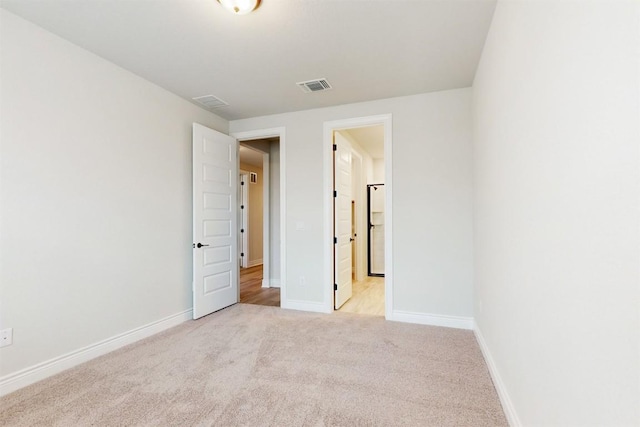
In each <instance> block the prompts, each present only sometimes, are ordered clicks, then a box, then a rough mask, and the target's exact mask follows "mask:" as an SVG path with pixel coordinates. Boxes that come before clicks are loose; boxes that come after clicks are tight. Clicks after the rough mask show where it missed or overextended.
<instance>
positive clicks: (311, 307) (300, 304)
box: [280, 300, 330, 313]
mask: <svg viewBox="0 0 640 427" xmlns="http://www.w3.org/2000/svg"><path fill="white" fill-rule="evenodd" d="M280 307H281V308H286V309H289V310H299V311H312V312H314V313H330V312H329V311H327V308H326V307H325V305H324V304H323V303H319V302H309V301H295V300H286V301H285V300H283V301H281V302H280Z"/></svg>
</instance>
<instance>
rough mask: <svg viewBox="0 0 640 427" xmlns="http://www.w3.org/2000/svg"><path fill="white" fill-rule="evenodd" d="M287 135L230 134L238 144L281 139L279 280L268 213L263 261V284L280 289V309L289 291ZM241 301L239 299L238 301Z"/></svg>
mask: <svg viewBox="0 0 640 427" xmlns="http://www.w3.org/2000/svg"><path fill="white" fill-rule="evenodd" d="M285 134H286V128H285V127H276V128H268V129H256V130H250V131H243V132H230V133H229V135H230V136H232V137H234V138H235V139H237V140H238V142H242V141H249V140H252V139H261V138H273V137H278V138H279V139H280V142H279V152H280V161H279V165H280V174H279V175H280V221H279V222H280V278H279V279H272V278H271V277H269V276H270V268H269V264H270V262H271V258H272V257H271V246H270V244H269V241H270V238H269V237H270V236H269V234H268V233H270V231H269V224H270V218H269V216H268V213H265V216H264V226H263V230H265V234H264V236H265V238H264V240H265V241H266V243H265V244H264V246H263V247H264V248H266V249H268V250H266V251H263V260H264V264H263V282H262V286H263V287H265V284H268V286H269V287H280V307H285V306H286V302H287V301H288V300H287V291H286V288H287V287H286V283H287V280H286V272H287V269H286V260H287V257H286V241H287V240H286V234H287V233H286V231H287V228H286V216H287V215H286V207H287V203H286V195H287V192H286V179H285V177H286V161H285V159H286V156H285V153H286V149H285V147H286V143H285ZM263 164H264V163H263ZM268 172H269V169H268V165H267V169H266V172H265V169H264V167H263V174H265V173H268ZM266 202H267V203H269V201H268V200H267V201H266ZM276 283H277V284H278V286H276ZM238 301H239V299H238Z"/></svg>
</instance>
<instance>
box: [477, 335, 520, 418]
mask: <svg viewBox="0 0 640 427" xmlns="http://www.w3.org/2000/svg"><path fill="white" fill-rule="evenodd" d="M473 332H474V334H475V336H476V341H478V345H479V346H480V350H481V351H482V355H483V356H484V360H485V362H486V363H487V366H488V367H489V373H490V374H491V379H492V380H493V385H494V386H495V388H496V391H497V392H498V397H499V398H500V403H501V404H502V409H503V410H504V414H505V416H506V417H507V422H508V423H509V425H510V426H511V427H520V426H522V423H521V422H520V419H519V418H518V415H517V414H516V409H515V408H514V407H513V403H512V402H511V398H509V394H508V393H507V388H506V387H505V385H504V382H503V381H502V377H500V373H499V372H498V369H497V368H496V364H495V362H494V361H493V357H492V356H491V352H490V351H489V348H488V347H487V343H486V342H485V341H484V337H483V336H482V332H480V328H478V325H477V324H475V323H474V328H473Z"/></svg>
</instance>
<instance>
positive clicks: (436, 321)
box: [387, 310, 473, 330]
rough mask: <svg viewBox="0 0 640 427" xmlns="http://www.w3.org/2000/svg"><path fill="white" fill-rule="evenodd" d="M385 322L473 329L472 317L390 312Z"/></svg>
mask: <svg viewBox="0 0 640 427" xmlns="http://www.w3.org/2000/svg"><path fill="white" fill-rule="evenodd" d="M387 320H393V321H396V322H406V323H418V324H420V325H430V326H444V327H447V328H456V329H469V330H471V329H473V317H462V316H445V315H442V314H426V313H414V312H411V311H399V310H394V311H392V312H391V318H388V319H387Z"/></svg>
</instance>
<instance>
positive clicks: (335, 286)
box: [333, 283, 338, 291]
mask: <svg viewBox="0 0 640 427" xmlns="http://www.w3.org/2000/svg"><path fill="white" fill-rule="evenodd" d="M333 290H334V291H337V290H338V284H337V283H334V284H333Z"/></svg>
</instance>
